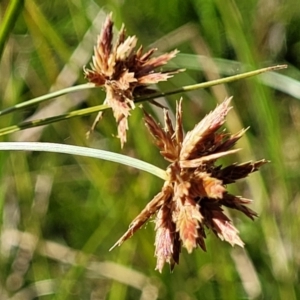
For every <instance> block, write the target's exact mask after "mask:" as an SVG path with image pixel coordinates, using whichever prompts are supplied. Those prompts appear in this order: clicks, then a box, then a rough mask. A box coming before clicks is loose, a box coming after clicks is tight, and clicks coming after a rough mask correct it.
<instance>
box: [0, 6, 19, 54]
mask: <svg viewBox="0 0 300 300" xmlns="http://www.w3.org/2000/svg"><path fill="white" fill-rule="evenodd" d="M23 6H24V0H12V1H10V3H9V5H8V8H7V11H6V14H5V15H4V18H3V20H2V22H1V23H2V24H1V26H0V59H1V57H2V53H3V50H4V46H5V43H6V41H7V39H8V36H9V33H10V31H11V30H12V29H13V27H14V25H15V24H16V21H17V19H18V17H19V14H20V13H21V11H22V9H23Z"/></svg>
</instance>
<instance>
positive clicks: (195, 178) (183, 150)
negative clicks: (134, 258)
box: [115, 98, 267, 272]
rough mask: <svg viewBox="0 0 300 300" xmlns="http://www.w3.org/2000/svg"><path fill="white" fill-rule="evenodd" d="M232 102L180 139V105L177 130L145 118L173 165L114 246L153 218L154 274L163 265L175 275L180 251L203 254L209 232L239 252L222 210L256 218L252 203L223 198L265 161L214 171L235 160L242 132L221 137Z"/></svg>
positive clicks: (236, 236) (234, 231) (236, 234)
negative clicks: (230, 187) (226, 158)
mask: <svg viewBox="0 0 300 300" xmlns="http://www.w3.org/2000/svg"><path fill="white" fill-rule="evenodd" d="M230 99H231V98H229V99H226V100H225V101H224V102H223V103H221V104H220V105H219V106H217V107H216V109H215V110H214V111H212V112H211V113H210V114H208V115H207V116H206V117H205V118H204V119H203V120H202V121H201V122H199V123H198V124H197V125H196V126H195V127H194V129H193V130H191V131H190V132H188V133H187V134H186V136H185V137H183V128H182V110H181V104H182V101H180V102H179V103H178V104H177V108H176V124H175V126H173V125H172V122H171V120H170V118H169V115H168V112H167V111H166V110H165V112H164V115H165V126H164V127H162V126H161V125H159V124H158V123H157V122H156V121H155V120H154V119H153V118H152V117H151V116H150V115H148V114H147V113H145V123H146V125H147V128H148V129H149V131H150V133H151V135H152V136H153V137H154V140H155V143H156V145H157V146H158V148H159V149H160V152H161V154H162V155H163V156H164V158H165V159H166V160H167V161H169V162H170V163H171V164H170V165H169V166H168V168H167V170H166V172H167V174H168V179H167V180H166V181H165V183H164V186H163V188H162V191H161V192H160V193H158V194H157V195H156V196H155V197H154V198H153V200H152V201H150V202H149V204H148V205H147V206H146V208H145V209H144V210H143V211H142V212H141V213H140V214H139V215H138V216H137V217H136V218H135V220H134V221H133V222H132V223H131V225H130V226H129V229H128V230H127V232H126V233H125V234H124V235H123V236H122V237H121V238H120V239H119V241H118V242H117V243H116V244H115V246H116V245H121V244H122V243H123V242H124V241H125V240H126V239H128V238H129V237H131V236H132V235H133V234H134V232H135V231H136V230H138V229H139V228H140V227H141V226H142V225H143V224H145V223H146V222H147V220H149V218H150V217H151V216H153V215H154V214H156V219H155V224H156V225H155V231H156V238H155V256H156V258H157V264H156V269H157V270H158V271H159V272H161V271H162V269H163V266H164V264H165V263H168V264H170V267H171V270H173V268H174V266H175V264H178V263H179V254H180V252H181V248H182V247H184V248H186V250H187V251H188V253H191V252H192V251H193V250H194V249H195V248H198V247H199V248H201V249H203V250H204V251H206V245H205V238H206V234H205V229H210V230H212V232H214V234H215V235H216V236H217V237H219V238H220V239H221V240H224V241H227V242H228V243H230V244H231V245H232V246H234V245H238V246H241V247H243V246H244V243H243V241H242V240H241V238H240V237H239V231H238V230H237V229H236V228H235V227H234V225H233V224H232V222H231V220H230V219H229V217H228V216H226V215H225V213H224V211H223V207H227V208H230V209H235V210H238V211H241V212H242V213H244V214H245V215H246V216H247V217H249V218H251V219H254V218H255V217H256V216H257V214H256V213H255V212H254V211H253V210H251V209H250V208H248V207H247V205H248V204H249V203H251V200H249V199H245V198H242V197H240V196H234V195H231V194H230V193H228V192H227V190H226V187H227V185H228V184H230V183H234V182H235V181H237V180H239V179H241V178H244V177H246V176H247V175H249V174H250V173H252V172H255V171H257V170H258V169H259V168H260V167H261V166H262V165H264V164H265V163H267V161H266V160H264V159H263V160H259V161H256V162H247V163H242V164H232V165H229V166H227V167H224V168H223V167H222V166H221V165H216V161H217V159H218V158H220V157H223V156H226V155H229V154H233V153H235V152H236V151H237V149H230V148H231V147H233V146H234V145H235V143H236V142H237V141H238V139H239V138H240V137H241V136H242V135H243V133H244V132H245V130H242V131H240V132H238V133H237V134H228V133H225V132H224V131H220V129H221V127H222V125H223V124H224V123H225V117H226V115H227V113H228V112H229V110H230V107H229V104H230Z"/></svg>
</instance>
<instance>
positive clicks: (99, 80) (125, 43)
mask: <svg viewBox="0 0 300 300" xmlns="http://www.w3.org/2000/svg"><path fill="white" fill-rule="evenodd" d="M113 24H114V23H113V22H112V20H111V14H110V15H108V16H107V18H106V20H105V23H104V25H103V27H102V30H101V33H100V35H99V37H98V41H97V45H96V46H95V48H94V56H93V63H92V64H91V69H87V68H84V75H85V77H86V78H87V79H88V80H89V81H90V82H92V83H94V84H95V85H97V86H103V87H104V88H105V91H106V99H105V101H104V103H105V104H107V105H108V106H110V107H111V108H112V110H113V114H114V117H115V119H116V121H117V123H118V137H119V138H120V140H121V145H122V146H123V144H124V143H125V142H126V130H127V129H128V122H127V118H128V116H129V115H130V110H131V109H133V108H134V95H141V94H144V93H149V92H151V91H152V92H153V90H149V89H147V88H146V86H147V85H149V84H155V83H158V82H159V81H165V80H167V79H168V78H170V77H172V75H173V74H175V73H177V72H179V71H181V70H172V71H166V72H160V71H156V68H158V67H160V66H162V65H165V64H166V63H167V62H168V61H169V60H170V59H172V58H173V57H175V56H176V54H177V53H178V51H177V50H174V51H172V52H170V53H165V54H162V55H160V56H158V57H152V54H153V53H154V52H155V51H156V49H150V50H149V51H148V52H146V53H144V54H143V47H142V46H140V47H139V48H138V49H137V48H136V44H137V38H136V37H135V36H129V37H127V38H126V32H125V27H124V25H123V26H122V28H121V30H120V32H119V36H118V38H117V40H116V42H115V44H114V45H113Z"/></svg>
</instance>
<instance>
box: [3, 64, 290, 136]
mask: <svg viewBox="0 0 300 300" xmlns="http://www.w3.org/2000/svg"><path fill="white" fill-rule="evenodd" d="M284 68H287V65H278V66H273V67H268V68H263V69H259V70H255V71H250V72H246V73H242V74H238V75H233V76H229V77H225V78H221V79H217V80H212V81H208V82H203V83H199V84H194V85H187V86H184V87H182V88H180V89H177V90H173V91H169V92H165V93H155V94H152V95H150V96H147V97H140V98H137V99H135V102H143V101H147V100H149V99H154V98H158V97H162V96H167V95H172V94H177V93H183V92H187V91H192V90H196V89H200V88H207V87H210V86H214V85H217V84H223V83H228V82H232V81H236V80H240V79H244V78H248V77H251V76H255V75H259V74H261V73H264V72H268V71H275V70H280V69H284ZM90 88H95V86H94V85H93V84H90V83H87V84H82V85H78V86H74V87H70V88H66V89H63V90H60V91H57V92H54V93H50V94H47V95H44V96H41V97H38V98H34V99H32V100H29V101H26V102H23V103H20V104H17V105H15V106H13V107H9V108H6V109H4V110H2V111H0V115H4V114H7V113H10V112H12V111H15V110H18V109H21V108H25V107H28V106H31V105H34V104H37V103H40V102H42V101H45V100H48V99H50V98H54V97H58V96H61V95H64V94H67V93H70V92H75V91H78V90H84V89H90ZM107 108H109V106H107V105H97V106H93V107H89V108H84V109H79V110H74V111H72V112H70V113H67V114H62V115H58V116H54V117H50V118H46V119H39V120H33V121H26V122H22V123H20V124H18V125H13V126H9V127H5V128H2V129H0V136H2V135H6V134H9V133H13V132H16V131H20V130H23V129H28V128H32V127H37V126H42V125H47V124H51V123H54V122H58V121H62V120H67V119H70V118H75V117H79V116H87V115H90V114H92V113H96V112H99V111H101V110H105V109H107Z"/></svg>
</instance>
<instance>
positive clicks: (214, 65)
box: [0, 0, 300, 300]
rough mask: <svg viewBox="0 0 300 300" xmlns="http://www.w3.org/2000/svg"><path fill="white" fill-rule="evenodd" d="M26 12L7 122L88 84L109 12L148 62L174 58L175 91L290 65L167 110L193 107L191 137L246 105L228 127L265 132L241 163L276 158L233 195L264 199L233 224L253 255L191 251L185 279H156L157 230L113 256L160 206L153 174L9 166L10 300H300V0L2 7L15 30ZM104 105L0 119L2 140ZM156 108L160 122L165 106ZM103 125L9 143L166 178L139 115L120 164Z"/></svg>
mask: <svg viewBox="0 0 300 300" xmlns="http://www.w3.org/2000/svg"><path fill="white" fill-rule="evenodd" d="M14 2H15V3H16V4H17V5H20V10H19V12H18V13H17V21H16V22H13V23H12V24H11V26H10V27H9V39H8V40H7V43H6V44H5V48H4V52H3V55H2V58H1V64H0V74H1V75H0V76H1V77H0V78H1V80H0V92H1V98H0V99H1V108H0V109H4V108H6V107H9V106H12V105H15V104H17V103H21V102H22V101H26V100H28V99H31V98H33V97H37V96H40V95H43V94H46V93H48V92H49V91H54V90H58V89H61V88H65V87H69V86H72V85H76V84H81V83H85V80H84V78H83V72H82V67H83V65H85V64H89V62H90V61H91V56H92V53H93V45H94V43H95V41H96V37H97V35H98V34H99V32H100V29H101V25H102V22H103V20H104V18H105V15H106V13H107V12H110V11H112V12H113V18H114V20H115V24H116V27H117V28H120V26H121V24H122V22H124V23H125V25H126V27H127V33H128V34H130V35H136V36H137V37H138V39H139V43H140V44H143V45H144V46H145V47H146V48H147V47H148V46H151V47H152V46H155V47H157V48H158V49H159V51H161V52H164V51H170V50H173V49H175V48H177V49H179V50H180V54H179V55H178V56H177V57H176V59H174V60H173V61H172V63H173V65H172V66H173V67H174V66H175V67H180V68H186V69H187V71H186V72H185V73H182V74H178V75H176V76H174V78H172V79H171V80H169V81H168V82H165V83H162V84H160V85H159V86H157V88H158V89H159V90H161V91H168V90H172V89H175V88H179V87H180V86H182V85H191V84H194V83H196V82H203V81H208V80H212V79H216V78H220V77H224V76H228V75H233V74H236V73H240V72H242V71H244V70H254V69H256V68H260V67H265V66H270V65H276V64H281V63H287V64H288V65H289V68H288V69H287V70H284V71H280V72H279V73H278V74H272V73H270V74H266V75H261V76H258V77H255V78H252V79H247V80H242V81H238V82H235V83H231V84H227V85H220V86H215V87H213V88H210V89H205V90H198V91H193V92H189V93H186V94H183V95H173V96H170V97H167V98H161V99H159V101H160V102H161V103H162V104H163V105H165V106H167V107H169V108H170V111H171V112H172V111H174V107H175V100H176V99H179V98H180V96H182V97H183V98H184V103H183V105H184V107H183V119H184V127H185V129H186V130H190V129H192V128H193V126H194V125H195V124H196V123H197V122H199V120H201V118H202V117H203V116H204V115H205V114H207V113H208V112H209V111H210V110H211V109H212V108H214V107H215V106H216V104H217V103H218V102H221V101H222V100H223V99H224V98H225V97H226V96H231V95H232V96H234V98H233V106H234V110H232V111H231V112H230V113H229V116H228V121H227V123H226V126H227V128H228V130H229V131H232V132H237V131H238V130H240V129H241V128H245V127H248V126H250V129H249V130H248V131H247V133H246V134H245V136H244V137H243V138H242V139H241V140H240V141H239V143H238V145H237V147H241V148H243V150H242V151H240V152H239V153H238V155H236V156H232V157H231V158H230V159H231V160H230V161H224V164H226V163H229V162H235V161H238V162H242V161H248V160H255V159H261V158H266V159H268V160H270V161H271V163H270V164H268V165H266V166H264V167H263V168H262V169H261V171H260V172H258V173H255V174H253V175H251V176H250V177H249V178H247V179H246V180H244V181H242V182H241V183H240V184H235V185H233V186H230V187H229V188H230V189H231V190H232V191H234V192H235V193H236V194H238V195H243V196H245V197H248V198H251V199H253V200H254V201H253V205H251V208H252V209H254V210H256V211H257V212H258V214H259V218H258V219H257V220H255V221H254V222H252V221H251V220H248V219H246V218H245V217H244V216H242V215H241V214H237V213H235V212H230V214H231V217H232V218H233V220H234V224H235V225H236V227H237V228H238V229H239V230H240V236H241V238H242V240H243V241H244V242H245V243H246V246H245V249H239V248H238V247H234V248H232V247H231V246H230V245H229V244H227V243H224V242H222V241H220V240H219V239H217V238H216V237H215V236H214V235H213V234H212V233H209V232H208V237H207V250H208V251H207V253H205V252H203V251H202V250H198V249H197V250H196V251H194V252H193V253H192V254H191V255H189V254H188V253H187V252H186V250H185V249H183V250H182V254H181V258H180V264H179V265H178V266H176V268H175V270H174V272H173V273H170V271H169V269H168V266H165V269H164V270H163V273H162V274H159V273H158V272H157V271H155V270H154V268H155V257H154V245H153V244H154V224H153V222H149V223H148V225H147V226H146V227H144V228H142V229H141V230H139V231H138V232H137V233H136V234H135V235H134V237H133V238H131V239H130V240H128V241H126V242H125V243H124V244H123V245H122V246H121V247H120V248H116V249H114V250H113V251H111V252H109V251H108V250H109V248H110V247H111V246H112V245H113V244H114V243H115V241H116V240H117V239H118V238H119V237H120V236H121V235H122V234H123V232H124V231H125V230H126V229H127V227H128V225H129V223H130V222H131V220H132V219H133V218H134V217H135V216H136V215H137V214H138V213H139V211H140V210H141V209H142V208H144V206H145V205H146V203H147V202H148V201H150V200H151V199H152V197H153V196H154V195H155V194H156V193H158V191H160V189H161V186H162V184H163V182H162V180H161V179H158V178H155V177H154V176H153V175H150V174H147V173H144V172H141V171H138V170H135V169H132V168H128V167H125V166H122V165H117V164H115V163H111V162H105V161H100V160H95V159H91V158H84V157H73V156H69V155H63V154H53V153H38V152H34V153H33V152H0V168H1V181H0V182H1V188H0V198H1V201H0V207H1V219H0V238H1V247H0V264H1V265H0V299H1V300H2V299H25V300H26V299H112V300H114V299H183V300H190V299H226V300H227V299H289V300H293V299H300V287H299V265H300V255H299V248H300V238H299V228H300V221H299V214H300V193H299V180H300V170H299V166H300V164H299V159H300V135H299V130H300V102H299V100H300V31H299V28H300V6H299V0H286V1H279V0H277V1H276V0H260V1H259V0H251V1H238V0H229V1H226V2H225V1H221V0H187V1H179V0H165V1H161V0H150V1H139V0H123V1H122V0H115V1H113V0H111V1H91V0H84V1H83V0H65V1H57V0H53V1H42V0H27V1H24V3H22V2H23V1H7V0H2V1H1V2H0V27H1V25H3V19H4V17H5V15H6V13H7V11H8V7H9V5H11V4H12V3H14ZM103 99H104V93H103V92H101V91H100V90H90V91H84V92H78V93H74V94H69V95H66V96H63V97H60V98H58V99H55V100H53V101H49V102H46V103H43V104H42V105H40V106H38V107H34V108H30V109H26V110H24V111H21V112H18V113H14V114H9V115H7V116H3V117H1V118H0V126H1V128H3V127H6V126H9V125H13V124H17V123H19V122H21V121H23V120H26V119H28V118H33V119H39V118H44V117H49V116H53V115H57V114H62V113H65V112H68V111H71V110H73V109H79V108H84V107H88V106H91V105H97V104H101V103H102V101H103ZM145 107H146V108H147V109H148V110H149V111H150V112H152V113H153V114H154V115H156V116H157V118H159V119H160V120H161V117H162V112H161V110H160V109H158V108H156V107H151V106H149V105H148V104H145ZM94 117H95V115H92V116H90V117H84V118H75V119H72V120H68V121H63V122H58V123H55V124H52V125H49V126H45V127H38V128H34V129H30V130H24V131H20V132H18V133H17V134H12V135H8V136H3V137H1V141H43V142H56V143H63V144H73V145H85V146H89V147H95V148H99V149H105V150H109V151H114V152H118V153H120V152H121V153H123V154H126V155H129V156H132V157H136V158H139V159H141V160H144V161H147V162H149V163H152V164H154V165H157V166H159V167H161V168H165V167H166V166H167V163H166V162H165V161H163V159H162V158H161V157H160V155H159V153H158V150H157V148H156V147H155V146H154V144H153V143H151V139H150V135H149V134H148V133H147V131H146V129H145V127H144V125H143V122H142V121H141V118H142V111H141V110H140V109H139V108H137V109H135V110H134V111H133V112H132V116H131V117H130V121H129V125H130V130H129V132H128V143H127V144H126V145H125V147H124V149H123V150H121V149H120V144H119V140H118V139H116V138H115V137H114V135H115V134H116V125H115V122H114V120H113V118H112V116H111V113H110V112H108V113H106V114H105V118H104V119H103V120H102V121H101V123H100V124H99V125H98V127H97V131H96V132H95V134H94V135H93V137H92V139H90V140H86V138H85V133H86V131H87V130H88V129H89V127H90V125H91V124H92V122H93V119H94Z"/></svg>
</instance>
